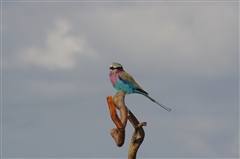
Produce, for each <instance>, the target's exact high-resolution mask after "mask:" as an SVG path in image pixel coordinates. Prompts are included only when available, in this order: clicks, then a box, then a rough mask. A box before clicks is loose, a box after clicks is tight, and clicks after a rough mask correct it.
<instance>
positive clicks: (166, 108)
mask: <svg viewBox="0 0 240 159" xmlns="http://www.w3.org/2000/svg"><path fill="white" fill-rule="evenodd" d="M141 94H142V95H144V96H145V97H147V98H148V99H150V100H151V101H152V102H154V103H156V104H157V105H159V106H160V107H162V108H164V109H165V110H167V111H169V112H170V111H171V109H170V108H168V107H167V106H165V105H163V104H161V103H159V102H158V101H156V100H155V99H153V98H152V97H150V96H149V95H147V94H144V93H141Z"/></svg>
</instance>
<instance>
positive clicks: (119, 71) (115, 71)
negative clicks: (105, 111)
mask: <svg viewBox="0 0 240 159" xmlns="http://www.w3.org/2000/svg"><path fill="white" fill-rule="evenodd" d="M109 69H110V73H109V76H110V81H111V83H112V85H113V87H114V88H115V89H116V90H117V91H118V90H123V91H124V92H126V93H127V94H132V93H138V94H142V95H144V96H145V97H147V98H148V99H150V100H151V101H152V102H154V103H156V104H158V105H159V106H161V107H162V108H164V109H166V110H167V111H169V112H170V111H171V109H170V108H168V107H166V106H165V105H163V104H161V103H159V102H158V101H156V100H155V99H153V98H152V97H150V96H149V95H148V93H147V92H146V91H144V90H143V89H142V87H141V86H140V85H139V84H137V82H135V80H134V79H133V77H132V76H131V75H130V74H128V73H127V72H125V71H124V70H123V67H122V65H121V64H119V63H117V62H113V63H112V64H111V66H110V68H109Z"/></svg>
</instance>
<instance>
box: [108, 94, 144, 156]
mask: <svg viewBox="0 0 240 159" xmlns="http://www.w3.org/2000/svg"><path fill="white" fill-rule="evenodd" d="M125 94H126V93H125V92H124V91H121V90H120V91H118V92H117V93H116V95H115V96H114V97H113V98H112V97H111V96H108V97H107V102H108V106H109V111H110V116H111V118H112V120H113V122H114V123H115V125H116V127H117V128H113V129H112V130H111V132H110V133H111V136H112V137H113V138H114V140H115V142H116V144H117V146H119V147H121V146H122V145H123V144H124V139H125V127H126V124H127V119H128V120H129V121H130V122H131V124H132V125H133V128H134V132H133V134H132V139H131V144H130V147H129V151H128V159H135V158H136V155H137V151H138V149H139V147H140V145H141V144H142V142H143V140H144V136H145V133H144V130H143V128H142V126H146V125H147V123H146V122H142V123H139V121H138V120H137V118H136V117H135V116H134V115H133V113H132V112H131V111H130V110H129V109H128V108H127V107H126V105H125V103H124V98H125ZM116 108H117V109H118V110H119V112H120V119H119V117H118V115H117V112H116Z"/></svg>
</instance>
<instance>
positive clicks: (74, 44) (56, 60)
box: [19, 20, 95, 70]
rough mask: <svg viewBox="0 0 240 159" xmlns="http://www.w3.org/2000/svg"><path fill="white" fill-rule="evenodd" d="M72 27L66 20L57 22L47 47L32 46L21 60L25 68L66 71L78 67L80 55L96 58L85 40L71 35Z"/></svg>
mask: <svg viewBox="0 0 240 159" xmlns="http://www.w3.org/2000/svg"><path fill="white" fill-rule="evenodd" d="M70 31H71V25H70V24H69V23H68V22H66V21H64V20H57V21H55V28H54V29H53V30H52V31H50V32H49V33H48V34H47V37H46V39H45V46H44V47H40V46H30V47H28V48H26V49H24V50H23V51H22V53H21V54H20V55H21V57H19V59H20V60H21V61H22V62H23V64H24V65H25V66H31V65H34V66H38V67H41V68H45V69H49V70H56V69H57V70H66V69H71V68H73V67H74V66H75V65H76V61H75V58H76V57H77V56H79V55H84V56H85V55H86V56H92V57H94V56H95V53H94V51H93V50H91V49H90V48H89V47H88V46H87V43H86V41H85V40H84V39H83V38H80V37H77V36H74V35H71V34H70V33H69V32H70Z"/></svg>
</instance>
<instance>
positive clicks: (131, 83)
mask: <svg viewBox="0 0 240 159" xmlns="http://www.w3.org/2000/svg"><path fill="white" fill-rule="evenodd" d="M119 79H120V81H121V82H122V83H124V84H125V85H127V86H128V87H129V88H131V89H132V93H140V94H146V95H147V94H148V93H147V92H146V91H144V90H143V89H142V87H141V86H140V85H139V84H138V83H137V82H136V81H135V80H134V79H133V77H132V76H131V75H130V74H128V73H127V72H123V73H121V74H120V75H119Z"/></svg>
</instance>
